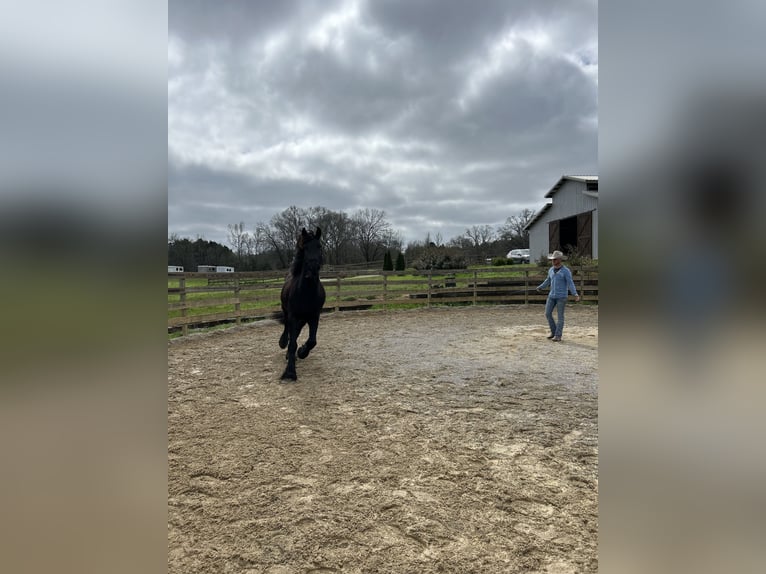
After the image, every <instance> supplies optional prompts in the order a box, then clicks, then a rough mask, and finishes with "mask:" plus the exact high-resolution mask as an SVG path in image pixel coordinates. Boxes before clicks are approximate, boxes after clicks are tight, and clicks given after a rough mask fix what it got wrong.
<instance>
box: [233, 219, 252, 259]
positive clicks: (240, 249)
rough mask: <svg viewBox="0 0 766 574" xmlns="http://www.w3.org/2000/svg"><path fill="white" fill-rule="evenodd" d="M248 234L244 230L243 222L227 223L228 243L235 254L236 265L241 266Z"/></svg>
mask: <svg viewBox="0 0 766 574" xmlns="http://www.w3.org/2000/svg"><path fill="white" fill-rule="evenodd" d="M249 237H250V234H249V233H248V232H247V231H245V223H244V222H243V221H240V222H239V223H230V224H229V238H228V239H229V245H231V247H232V250H233V251H234V254H235V255H236V256H237V265H239V266H240V267H241V266H242V258H243V257H244V255H245V254H246V252H247V245H248V241H249Z"/></svg>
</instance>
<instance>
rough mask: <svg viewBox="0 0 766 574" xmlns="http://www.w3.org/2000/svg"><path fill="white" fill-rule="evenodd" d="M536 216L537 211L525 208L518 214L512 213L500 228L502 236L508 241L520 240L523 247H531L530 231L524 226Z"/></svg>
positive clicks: (499, 231)
mask: <svg viewBox="0 0 766 574" xmlns="http://www.w3.org/2000/svg"><path fill="white" fill-rule="evenodd" d="M534 216H535V212H534V211H532V210H531V209H524V210H522V211H521V212H520V213H519V214H518V215H511V216H510V217H509V218H508V219H506V220H505V223H504V224H503V225H501V226H500V227H499V228H498V234H499V235H500V238H501V239H504V240H506V241H518V242H520V243H521V244H522V246H523V247H529V232H528V231H527V230H526V229H524V228H525V227H526V226H527V225H528V224H529V222H530V221H532V219H533V218H534Z"/></svg>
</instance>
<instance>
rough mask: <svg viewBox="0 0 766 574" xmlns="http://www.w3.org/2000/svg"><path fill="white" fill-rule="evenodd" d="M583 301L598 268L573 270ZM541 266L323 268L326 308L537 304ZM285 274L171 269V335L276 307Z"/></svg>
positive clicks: (590, 298)
mask: <svg viewBox="0 0 766 574" xmlns="http://www.w3.org/2000/svg"><path fill="white" fill-rule="evenodd" d="M571 270H572V275H573V278H574V281H575V285H577V290H578V292H579V293H580V295H581V296H582V299H581V300H582V301H585V302H590V303H598V267H572V268H571ZM546 272H547V270H546V269H543V268H540V267H533V268H525V269H521V270H520V269H519V268H518V267H513V266H509V267H496V268H495V267H493V268H486V269H470V270H454V271H451V270H450V271H448V270H438V271H437V270H433V271H420V272H417V271H378V270H357V271H351V270H344V271H331V272H323V273H322V282H323V283H324V286H325V290H326V292H327V299H326V301H325V306H324V309H323V311H324V312H340V311H347V310H361V309H374V310H381V311H384V312H385V311H386V310H388V309H392V308H402V307H416V306H425V307H429V306H433V305H482V304H495V305H499V304H513V303H516V304H535V303H543V302H544V301H545V299H546V297H547V295H546V293H537V292H536V291H535V287H537V285H539V284H540V283H542V281H543V280H544V279H545V275H546ZM283 281H284V272H249V273H169V274H168V332H180V334H182V335H186V334H187V333H188V332H189V329H191V328H203V327H210V326H212V325H216V324H220V323H235V324H239V323H242V322H243V321H253V320H258V319H264V318H268V317H270V316H272V315H273V314H274V313H275V312H276V311H278V310H279V308H280V304H279V294H280V291H281V288H282V283H283Z"/></svg>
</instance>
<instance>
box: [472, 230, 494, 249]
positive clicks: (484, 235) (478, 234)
mask: <svg viewBox="0 0 766 574" xmlns="http://www.w3.org/2000/svg"><path fill="white" fill-rule="evenodd" d="M465 235H466V237H468V239H470V240H471V242H472V243H473V246H474V247H483V246H484V245H486V244H487V243H489V242H490V241H492V240H493V239H494V238H495V231H494V230H493V229H492V227H491V226H490V225H474V226H473V227H471V228H470V229H466V230H465Z"/></svg>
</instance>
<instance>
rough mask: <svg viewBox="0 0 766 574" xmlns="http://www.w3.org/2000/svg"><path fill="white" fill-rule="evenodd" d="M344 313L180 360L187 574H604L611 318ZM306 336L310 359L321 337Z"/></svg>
mask: <svg viewBox="0 0 766 574" xmlns="http://www.w3.org/2000/svg"><path fill="white" fill-rule="evenodd" d="M566 318H567V326H566V327H565V329H564V340H563V341H562V342H560V343H554V342H551V341H549V340H548V339H546V335H547V332H548V329H547V325H545V319H544V317H543V308H542V306H521V305H513V306H498V307H481V306H480V307H466V308H451V309H450V308H431V309H419V310H411V311H389V312H385V313H383V312H377V313H371V312H345V313H334V314H330V315H325V316H323V317H322V319H321V321H320V324H319V333H318V345H317V347H316V348H315V349H314V350H313V351H312V353H311V355H310V356H309V357H308V358H307V359H305V360H298V363H297V371H298V381H297V382H290V383H285V382H281V381H280V380H279V376H280V375H281V373H282V370H283V368H284V364H285V359H284V351H282V350H280V349H279V347H278V346H277V340H278V338H279V335H280V333H281V325H279V324H277V323H275V322H272V321H268V322H261V323H258V324H254V325H248V326H241V327H234V328H231V329H227V330H225V331H219V332H215V333H210V334H202V335H191V336H188V337H185V338H181V339H177V340H173V341H170V342H169V343H168V463H169V468H168V571H169V572H171V573H185V574H186V573H191V572H211V573H212V572H215V573H228V572H242V573H251V574H255V573H258V574H261V573H263V574H308V573H320V572H327V573H330V572H340V573H376V572H377V573H400V572H402V573H431V572H456V573H458V572H459V573H469V572H475V573H485V572H486V573H508V572H529V573H532V572H541V573H542V572H547V573H557V574H566V573H578V574H579V573H584V572H596V571H597V570H598V562H597V532H598V500H597V499H598V442H597V439H598V427H597V411H598V400H597V395H598V374H597V366H598V308H597V307H593V306H583V305H576V304H570V305H569V306H568V307H567V316H566ZM306 336H307V333H306V332H304V333H303V334H302V337H301V341H303V340H304V339H305V337H306Z"/></svg>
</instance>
